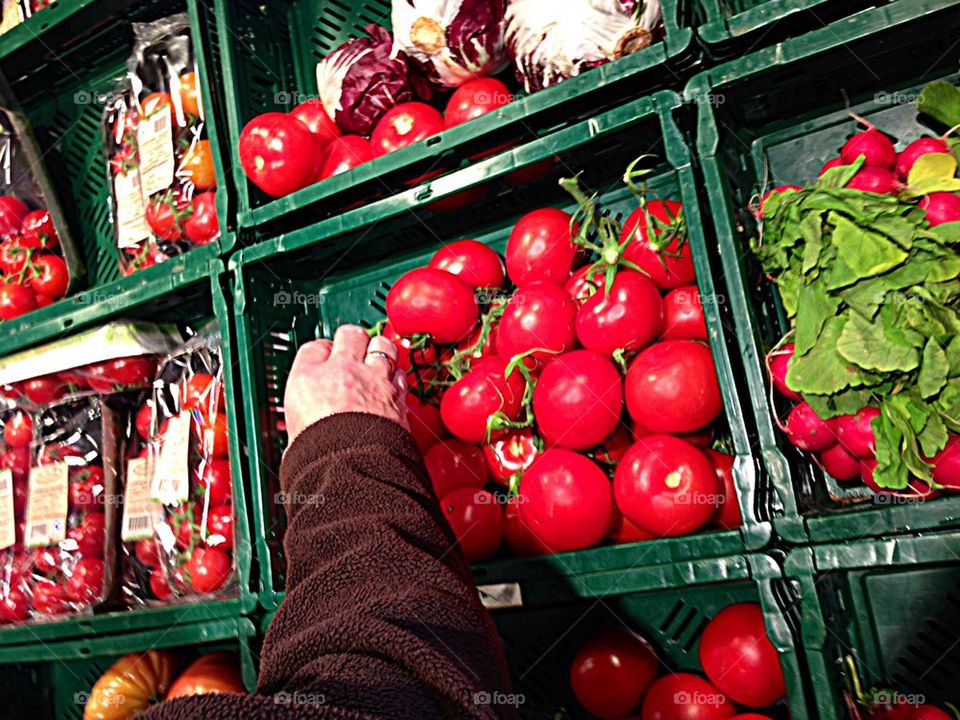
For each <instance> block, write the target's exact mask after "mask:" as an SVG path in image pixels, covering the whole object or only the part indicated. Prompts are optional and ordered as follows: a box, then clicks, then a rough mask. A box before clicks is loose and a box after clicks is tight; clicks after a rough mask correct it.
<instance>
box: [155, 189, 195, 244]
mask: <svg viewBox="0 0 960 720" xmlns="http://www.w3.org/2000/svg"><path fill="white" fill-rule="evenodd" d="M189 208H190V202H189V201H188V200H187V199H186V198H185V197H184V196H183V195H182V194H181V193H180V192H179V191H170V190H168V191H165V192H161V193H157V194H156V195H154V196H153V197H152V198H151V200H150V202H149V203H148V204H147V210H146V213H145V215H144V217H145V218H146V220H147V224H148V225H149V226H150V229H151V230H152V231H153V233H154V234H155V235H156V236H157V237H158V238H161V239H162V240H181V239H182V238H183V221H184V218H185V217H186V215H187V213H188V211H189Z"/></svg>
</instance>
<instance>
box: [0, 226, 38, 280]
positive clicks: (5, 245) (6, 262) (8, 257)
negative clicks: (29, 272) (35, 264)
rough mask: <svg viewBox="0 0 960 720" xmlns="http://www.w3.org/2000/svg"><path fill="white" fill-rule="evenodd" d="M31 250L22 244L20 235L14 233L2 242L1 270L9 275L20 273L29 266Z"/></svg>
mask: <svg viewBox="0 0 960 720" xmlns="http://www.w3.org/2000/svg"><path fill="white" fill-rule="evenodd" d="M30 255H31V251H30V250H29V249H28V248H26V247H24V246H23V245H21V243H20V236H19V235H12V236H10V237H8V238H7V239H6V240H4V241H3V242H0V270H3V271H4V272H5V273H6V274H7V275H11V276H12V275H19V274H20V273H21V272H23V269H24V268H25V267H26V266H27V260H29V258H30Z"/></svg>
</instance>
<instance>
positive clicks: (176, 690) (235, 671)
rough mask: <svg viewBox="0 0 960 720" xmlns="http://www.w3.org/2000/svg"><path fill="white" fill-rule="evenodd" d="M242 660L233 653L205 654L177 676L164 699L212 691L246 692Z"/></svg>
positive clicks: (205, 693) (204, 693)
mask: <svg viewBox="0 0 960 720" xmlns="http://www.w3.org/2000/svg"><path fill="white" fill-rule="evenodd" d="M246 692H247V688H246V687H245V686H244V684H243V676H242V675H241V673H240V661H239V659H238V658H237V656H236V655H234V654H233V653H229V652H225V651H220V652H213V653H209V654H208V655H203V656H202V657H201V658H200V659H198V660H196V661H194V662H193V663H192V664H191V665H189V666H188V667H187V669H186V670H184V671H183V672H182V673H180V675H179V676H178V677H177V679H176V681H175V682H174V683H173V685H172V686H171V687H170V690H169V691H168V692H167V696H166V697H165V698H164V700H173V699H174V698H178V697H187V696H190V695H207V694H210V693H246Z"/></svg>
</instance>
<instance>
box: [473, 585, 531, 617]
mask: <svg viewBox="0 0 960 720" xmlns="http://www.w3.org/2000/svg"><path fill="white" fill-rule="evenodd" d="M477 592H479V593H480V602H481V603H483V606H484V607H485V608H486V609H487V610H501V609H504V608H516V607H523V595H522V594H521V592H520V583H515V582H514V583H496V584H493V585H477Z"/></svg>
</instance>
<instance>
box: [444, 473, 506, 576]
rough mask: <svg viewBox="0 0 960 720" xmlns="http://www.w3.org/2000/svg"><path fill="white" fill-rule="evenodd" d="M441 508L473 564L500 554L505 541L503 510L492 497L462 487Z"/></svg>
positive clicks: (465, 554)
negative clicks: (501, 544)
mask: <svg viewBox="0 0 960 720" xmlns="http://www.w3.org/2000/svg"><path fill="white" fill-rule="evenodd" d="M440 508H441V509H442V510H443V515H444V517H445V518H446V519H447V522H448V523H449V524H450V527H451V529H452V530H453V533H454V535H456V536H457V542H458V544H459V545H460V550H461V551H462V552H463V555H464V557H466V558H467V560H468V561H469V562H481V561H483V560H489V559H490V558H491V557H493V556H494V555H495V554H496V552H497V549H498V548H499V547H500V543H501V542H502V541H503V510H502V509H501V508H500V503H498V502H497V499H496V498H495V497H494V496H493V494H492V493H489V492H487V491H486V490H481V489H478V488H473V487H461V488H460V489H458V490H454V491H453V492H451V493H449V494H447V495H446V496H444V498H443V499H442V500H441V501H440Z"/></svg>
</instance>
